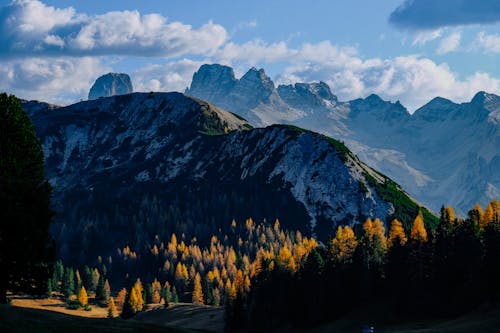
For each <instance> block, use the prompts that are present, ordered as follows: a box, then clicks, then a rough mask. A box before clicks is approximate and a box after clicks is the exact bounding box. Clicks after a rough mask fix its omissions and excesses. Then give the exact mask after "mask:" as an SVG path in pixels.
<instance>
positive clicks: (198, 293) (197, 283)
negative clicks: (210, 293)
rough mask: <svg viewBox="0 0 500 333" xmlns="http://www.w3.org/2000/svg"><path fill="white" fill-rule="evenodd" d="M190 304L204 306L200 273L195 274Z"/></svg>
mask: <svg viewBox="0 0 500 333" xmlns="http://www.w3.org/2000/svg"><path fill="white" fill-rule="evenodd" d="M192 302H193V303H194V304H204V302H203V289H202V287H201V277H200V273H196V275H195V277H194V288H193V295H192Z"/></svg>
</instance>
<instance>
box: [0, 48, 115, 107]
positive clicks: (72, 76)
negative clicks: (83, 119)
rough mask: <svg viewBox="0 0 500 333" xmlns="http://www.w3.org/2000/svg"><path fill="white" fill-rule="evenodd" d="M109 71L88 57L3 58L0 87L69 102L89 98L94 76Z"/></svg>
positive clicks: (37, 96) (34, 96)
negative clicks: (5, 59)
mask: <svg viewBox="0 0 500 333" xmlns="http://www.w3.org/2000/svg"><path fill="white" fill-rule="evenodd" d="M109 71H110V68H109V67H107V66H103V65H102V64H101V63H100V62H99V60H97V59H94V58H89V57H80V58H57V59H47V58H29V59H18V60H7V61H0V91H6V92H8V93H11V94H15V95H16V96H18V97H20V98H25V99H37V100H41V101H47V102H51V103H55V104H61V105H66V104H69V103H72V102H75V101H78V100H80V99H87V94H88V91H89V89H90V87H91V85H92V84H93V83H94V81H95V79H96V78H97V77H98V76H99V75H101V74H104V73H106V72H109Z"/></svg>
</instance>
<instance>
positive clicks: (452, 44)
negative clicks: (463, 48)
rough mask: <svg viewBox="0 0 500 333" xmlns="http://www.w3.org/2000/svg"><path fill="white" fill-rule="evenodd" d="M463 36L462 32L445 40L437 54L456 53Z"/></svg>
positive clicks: (453, 34) (440, 44)
mask: <svg viewBox="0 0 500 333" xmlns="http://www.w3.org/2000/svg"><path fill="white" fill-rule="evenodd" d="M461 38H462V34H461V33H460V32H454V33H452V34H451V35H449V36H447V37H445V38H443V39H442V40H441V42H440V43H439V47H438V49H437V51H436V52H437V54H446V53H449V52H452V51H455V50H456V49H457V48H458V47H459V46H460V39H461Z"/></svg>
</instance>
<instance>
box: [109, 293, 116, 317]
mask: <svg viewBox="0 0 500 333" xmlns="http://www.w3.org/2000/svg"><path fill="white" fill-rule="evenodd" d="M116 312H117V310H116V305H115V300H114V298H113V297H110V298H109V302H108V318H114V317H116Z"/></svg>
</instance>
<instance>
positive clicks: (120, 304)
mask: <svg viewBox="0 0 500 333" xmlns="http://www.w3.org/2000/svg"><path fill="white" fill-rule="evenodd" d="M126 297H127V289H125V288H123V289H122V290H120V291H119V292H118V295H117V296H116V299H115V305H116V306H118V308H120V309H121V308H123V304H124V303H125V298H126Z"/></svg>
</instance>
